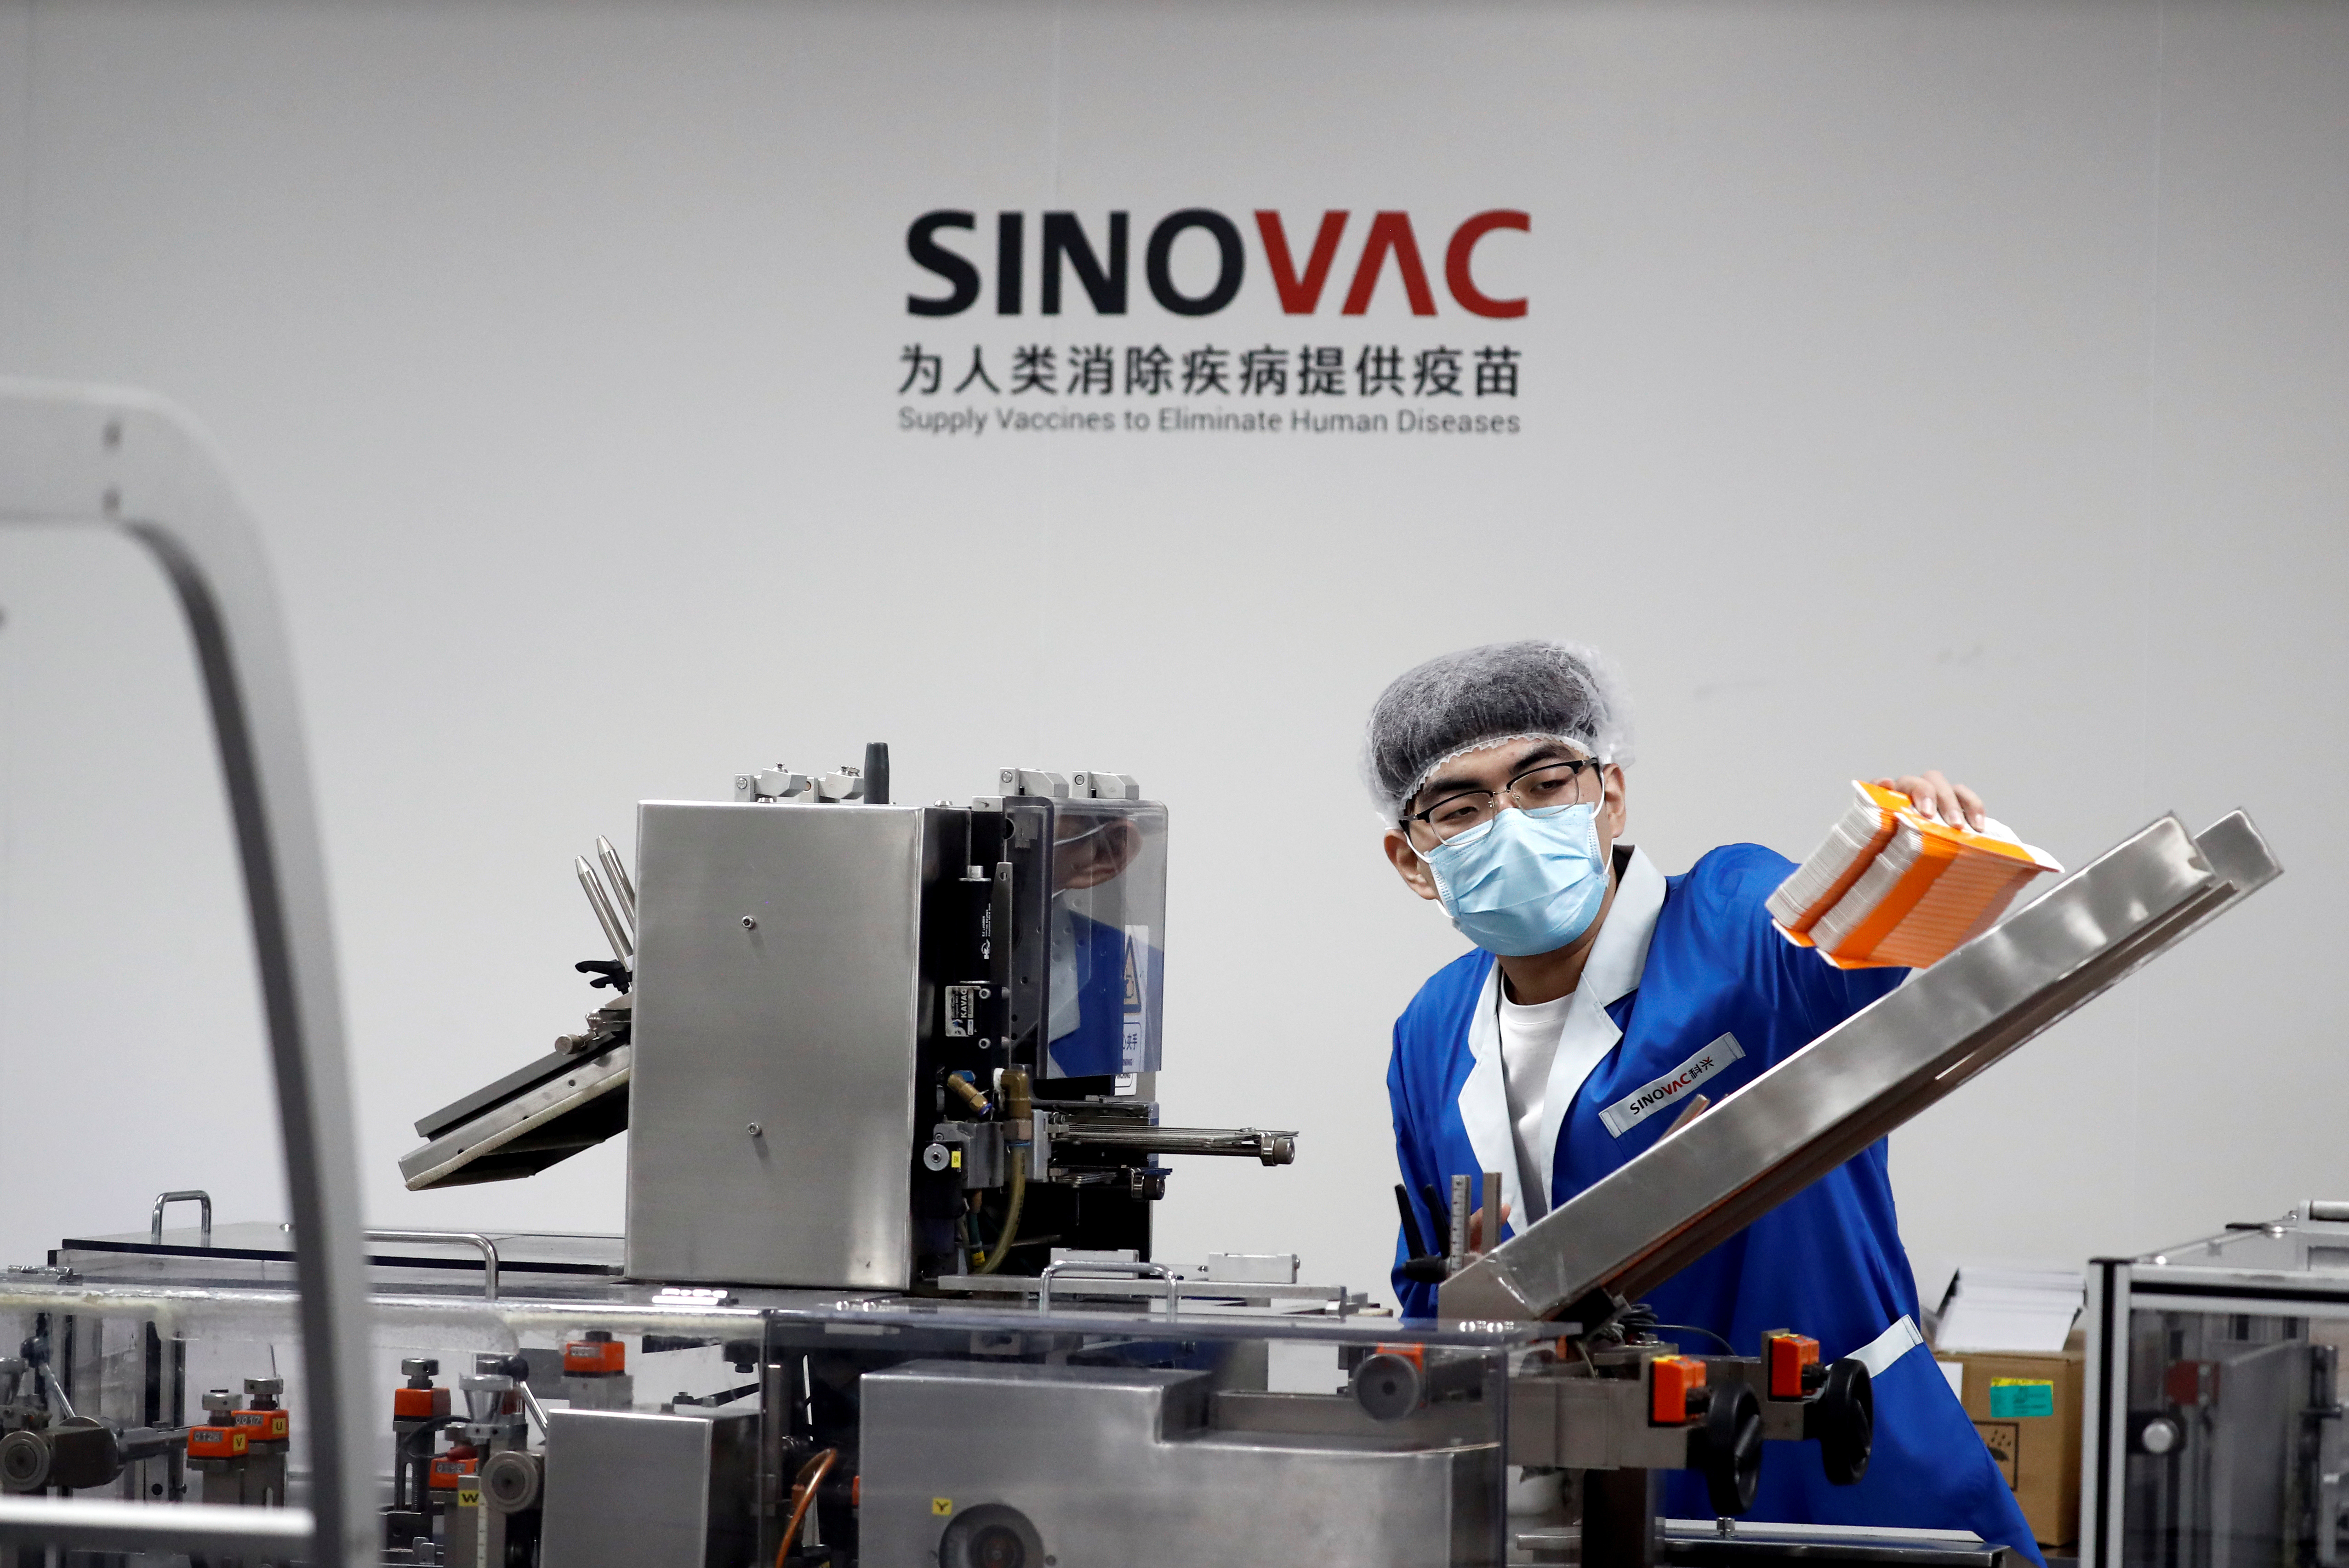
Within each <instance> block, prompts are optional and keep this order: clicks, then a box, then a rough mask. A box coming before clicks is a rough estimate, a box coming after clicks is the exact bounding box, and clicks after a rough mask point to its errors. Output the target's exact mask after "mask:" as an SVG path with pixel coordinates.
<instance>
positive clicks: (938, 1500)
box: [930, 1497, 954, 1519]
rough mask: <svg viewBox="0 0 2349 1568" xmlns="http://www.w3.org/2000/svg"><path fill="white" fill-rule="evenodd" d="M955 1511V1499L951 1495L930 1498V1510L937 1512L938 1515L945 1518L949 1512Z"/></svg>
mask: <svg viewBox="0 0 2349 1568" xmlns="http://www.w3.org/2000/svg"><path fill="white" fill-rule="evenodd" d="M953 1511H954V1499H952V1498H950V1497H934V1498H932V1499H930V1512H931V1513H933V1514H935V1515H936V1517H938V1518H940V1519H944V1518H945V1517H946V1516H947V1514H949V1513H952V1512H953Z"/></svg>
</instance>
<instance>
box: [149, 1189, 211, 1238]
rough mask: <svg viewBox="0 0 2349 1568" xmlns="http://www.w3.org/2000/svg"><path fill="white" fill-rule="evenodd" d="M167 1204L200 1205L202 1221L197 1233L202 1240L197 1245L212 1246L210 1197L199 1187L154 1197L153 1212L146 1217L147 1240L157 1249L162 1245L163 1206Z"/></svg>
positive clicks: (158, 1194)
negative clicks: (200, 1228)
mask: <svg viewBox="0 0 2349 1568" xmlns="http://www.w3.org/2000/svg"><path fill="white" fill-rule="evenodd" d="M167 1203H198V1204H202V1207H203V1219H202V1221H201V1222H200V1224H201V1225H202V1230H201V1231H200V1232H199V1235H200V1237H201V1238H202V1239H201V1241H200V1242H199V1243H198V1244H199V1245H202V1246H207V1247H208V1246H211V1245H212V1194H211V1193H210V1192H207V1191H204V1190H203V1189H202V1188H201V1187H191V1188H189V1189H187V1190H186V1191H181V1192H159V1193H157V1194H156V1195H155V1212H154V1213H152V1214H151V1215H150V1216H148V1220H147V1239H148V1240H149V1241H150V1242H151V1243H154V1244H155V1245H156V1246H159V1247H160V1246H161V1245H162V1244H163V1206H164V1205H165V1204H167Z"/></svg>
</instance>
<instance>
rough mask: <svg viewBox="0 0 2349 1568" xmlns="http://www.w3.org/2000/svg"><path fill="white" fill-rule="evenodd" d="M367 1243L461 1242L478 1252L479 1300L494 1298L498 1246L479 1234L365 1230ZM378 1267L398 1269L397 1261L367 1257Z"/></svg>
mask: <svg viewBox="0 0 2349 1568" xmlns="http://www.w3.org/2000/svg"><path fill="white" fill-rule="evenodd" d="M367 1240H368V1241H370V1242H463V1243H466V1244H467V1245H468V1246H475V1247H479V1248H481V1299H482V1300H483V1301H495V1300H497V1299H498V1244H497V1243H495V1242H493V1241H492V1240H490V1238H489V1237H487V1236H485V1235H483V1234H481V1233H480V1232H479V1231H369V1232H367ZM367 1261H368V1262H369V1263H371V1264H375V1265H376V1266H377V1267H378V1268H395V1269H396V1268H398V1267H399V1266H400V1264H399V1260H398V1258H369V1259H368V1260H367Z"/></svg>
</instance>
